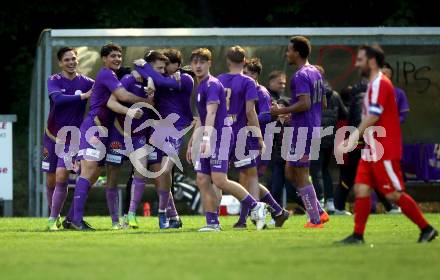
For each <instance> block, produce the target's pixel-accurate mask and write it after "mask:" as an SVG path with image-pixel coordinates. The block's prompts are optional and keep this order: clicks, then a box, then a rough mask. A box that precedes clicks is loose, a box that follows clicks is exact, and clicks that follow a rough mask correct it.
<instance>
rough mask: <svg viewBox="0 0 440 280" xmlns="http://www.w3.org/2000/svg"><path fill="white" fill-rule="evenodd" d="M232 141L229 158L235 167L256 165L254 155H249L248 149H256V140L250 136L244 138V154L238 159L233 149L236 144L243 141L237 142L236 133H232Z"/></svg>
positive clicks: (243, 167)
mask: <svg viewBox="0 0 440 280" xmlns="http://www.w3.org/2000/svg"><path fill="white" fill-rule="evenodd" d="M233 138H234V141H233V142H232V145H231V149H230V155H229V160H230V161H231V163H232V164H233V165H234V167H235V169H237V170H243V169H248V168H252V167H256V166H257V161H256V156H253V155H250V154H249V150H258V140H257V139H256V138H250V137H249V136H248V137H247V138H246V142H245V144H244V145H245V149H244V154H245V155H246V156H245V157H244V158H241V159H238V158H237V154H236V152H235V149H236V148H237V145H243V143H238V142H239V141H238V135H237V134H234V135H233ZM254 139H255V140H254Z"/></svg>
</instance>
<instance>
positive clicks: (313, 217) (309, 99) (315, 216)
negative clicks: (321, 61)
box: [271, 36, 329, 228]
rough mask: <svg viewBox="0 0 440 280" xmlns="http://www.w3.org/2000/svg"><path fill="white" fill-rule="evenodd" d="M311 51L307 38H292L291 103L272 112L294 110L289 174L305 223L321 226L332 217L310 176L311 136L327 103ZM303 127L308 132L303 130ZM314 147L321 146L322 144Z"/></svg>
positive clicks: (288, 49) (275, 108)
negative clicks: (303, 207) (304, 212)
mask: <svg viewBox="0 0 440 280" xmlns="http://www.w3.org/2000/svg"><path fill="white" fill-rule="evenodd" d="M310 53H311V45H310V41H309V40H308V39H307V38H305V37H303V36H295V37H291V38H290V42H289V45H288V47H287V53H286V56H287V61H288V63H289V64H290V65H296V66H298V70H297V71H296V72H295V73H294V74H293V75H292V77H291V79H290V90H291V93H292V99H291V103H290V104H291V105H290V106H288V107H285V108H279V107H278V106H277V105H276V104H275V105H274V106H273V107H272V108H271V113H272V114H273V115H283V114H290V113H291V114H292V117H291V126H292V128H293V137H292V144H291V147H290V155H289V158H288V161H287V162H286V177H287V178H288V179H289V180H290V181H291V182H292V183H293V185H294V186H295V187H296V188H297V190H298V192H299V195H300V196H301V198H302V200H303V202H304V205H305V208H306V211H307V214H308V216H309V219H310V220H309V221H308V222H307V223H306V224H305V226H304V227H306V228H322V227H323V224H324V223H325V222H327V221H328V220H329V216H328V214H327V213H326V212H325V211H324V210H323V209H322V208H321V206H320V204H319V202H318V200H317V198H316V193H315V189H314V188H313V185H312V182H311V181H310V179H309V166H310V160H309V156H310V154H311V152H314V153H315V152H316V151H314V150H313V149H311V146H312V145H311V140H312V138H316V135H315V134H314V133H313V130H314V128H316V129H317V130H318V131H319V127H320V126H321V112H322V107H323V106H324V104H325V96H323V93H324V88H323V79H322V76H321V74H320V73H319V71H318V69H316V68H315V67H314V66H313V65H311V64H310V63H309V62H308V57H309V55H310ZM304 129H305V130H306V132H305V133H303V130H304ZM298 130H301V132H299V131H298ZM304 134H306V135H304ZM312 136H313V137H312ZM304 142H305V143H304ZM318 146H319V145H318ZM301 148H303V149H301ZM313 148H314V149H315V148H318V149H319V147H313Z"/></svg>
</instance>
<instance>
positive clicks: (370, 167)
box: [354, 159, 405, 194]
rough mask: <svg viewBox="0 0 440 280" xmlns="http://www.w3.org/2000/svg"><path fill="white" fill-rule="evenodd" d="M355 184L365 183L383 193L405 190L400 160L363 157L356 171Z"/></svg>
mask: <svg viewBox="0 0 440 280" xmlns="http://www.w3.org/2000/svg"><path fill="white" fill-rule="evenodd" d="M354 182H355V184H365V185H368V186H369V187H370V188H374V189H376V190H378V191H380V192H381V193H383V194H388V193H392V192H394V191H404V190H405V185H404V183H403V177H402V172H401V170H400V160H381V161H377V162H369V161H364V160H363V159H361V160H360V161H359V165H358V168H357V172H356V179H355V180H354Z"/></svg>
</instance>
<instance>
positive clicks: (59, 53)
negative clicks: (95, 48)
mask: <svg viewBox="0 0 440 280" xmlns="http://www.w3.org/2000/svg"><path fill="white" fill-rule="evenodd" d="M70 51H73V52H74V53H75V54H76V55H78V51H77V50H76V49H75V48H73V47H67V46H66V47H62V48H60V49H59V50H58V51H57V58H58V61H61V60H62V59H63V56H64V54H65V53H66V52H70Z"/></svg>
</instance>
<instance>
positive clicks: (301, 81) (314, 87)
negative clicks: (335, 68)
mask: <svg viewBox="0 0 440 280" xmlns="http://www.w3.org/2000/svg"><path fill="white" fill-rule="evenodd" d="M290 90H291V93H292V99H291V101H290V103H291V104H294V103H296V102H298V100H299V99H298V97H299V96H301V95H308V96H310V101H311V107H310V109H309V110H307V111H303V112H299V113H292V118H291V125H292V126H293V127H296V128H298V127H308V128H309V130H310V129H312V128H313V127H319V126H321V113H322V98H323V94H324V87H323V79H322V76H321V73H320V72H319V71H318V69H316V68H315V67H314V66H313V65H304V66H303V67H301V68H300V69H298V70H297V71H296V73H295V74H293V76H292V77H291V79H290Z"/></svg>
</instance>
